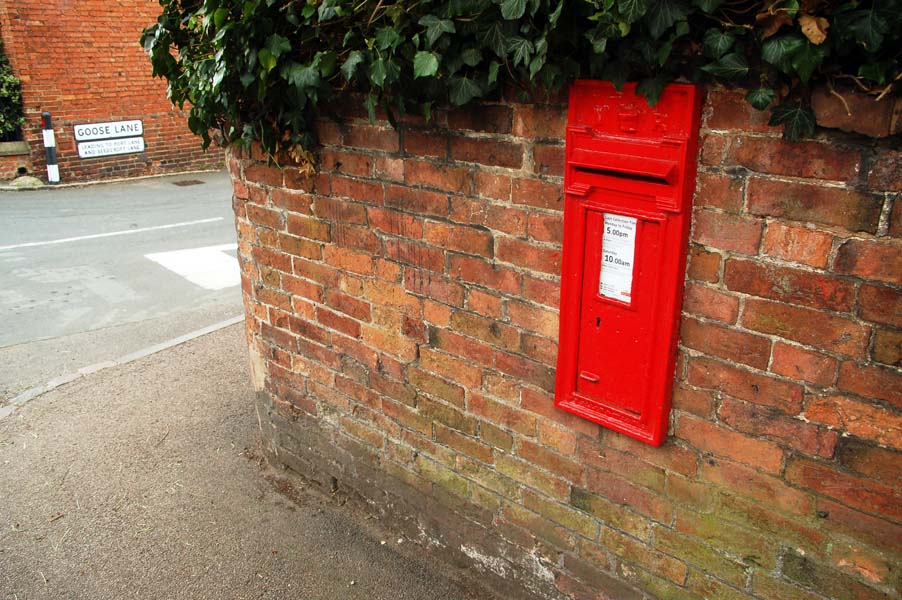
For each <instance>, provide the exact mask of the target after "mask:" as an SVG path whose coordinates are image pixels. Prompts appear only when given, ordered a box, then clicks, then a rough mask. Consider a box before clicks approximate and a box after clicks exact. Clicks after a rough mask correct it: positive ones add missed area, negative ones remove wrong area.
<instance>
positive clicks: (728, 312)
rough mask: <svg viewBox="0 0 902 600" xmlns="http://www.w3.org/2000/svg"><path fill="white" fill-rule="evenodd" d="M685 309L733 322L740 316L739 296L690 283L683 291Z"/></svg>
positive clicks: (691, 312) (695, 313) (699, 314)
mask: <svg viewBox="0 0 902 600" xmlns="http://www.w3.org/2000/svg"><path fill="white" fill-rule="evenodd" d="M683 311H684V312H686V313H688V314H692V315H697V316H700V317H706V318H708V319H714V320H716V321H722V322H724V323H727V324H731V323H735V322H736V319H737V318H738V317H739V298H738V297H736V296H733V295H731V294H727V293H724V292H722V291H720V290H717V289H714V288H710V287H707V286H703V285H698V284H694V283H690V284H687V285H686V288H685V290H684V292H683Z"/></svg>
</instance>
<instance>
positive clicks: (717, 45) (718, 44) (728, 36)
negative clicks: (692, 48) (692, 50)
mask: <svg viewBox="0 0 902 600" xmlns="http://www.w3.org/2000/svg"><path fill="white" fill-rule="evenodd" d="M735 42H736V36H734V35H733V34H732V33H729V32H727V31H723V30H722V29H718V28H717V27H712V28H711V29H709V30H708V31H706V32H705V37H704V39H703V48H704V50H705V54H707V55H708V56H710V57H711V58H714V59H718V58H720V57H721V56H723V55H724V54H726V53H727V51H728V50H729V49H730V48H732V47H733V44H734V43H735Z"/></svg>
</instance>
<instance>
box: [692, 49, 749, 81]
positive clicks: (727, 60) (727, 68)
mask: <svg viewBox="0 0 902 600" xmlns="http://www.w3.org/2000/svg"><path fill="white" fill-rule="evenodd" d="M702 71H705V72H706V73H710V74H711V75H714V76H715V77H723V78H724V79H738V78H740V77H745V75H746V74H747V73H748V72H749V63H748V61H746V60H745V57H744V56H742V55H741V54H738V53H736V52H731V53H729V54H727V55H726V56H723V57H721V58H720V60H717V61H715V62H712V63H709V64H707V65H705V66H703V67H702Z"/></svg>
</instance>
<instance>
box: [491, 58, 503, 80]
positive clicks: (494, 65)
mask: <svg viewBox="0 0 902 600" xmlns="http://www.w3.org/2000/svg"><path fill="white" fill-rule="evenodd" d="M499 67H501V65H500V64H499V63H498V62H496V61H494V60H493V61H492V63H491V64H490V65H489V84H494V83H495V82H496V81H498V69H499Z"/></svg>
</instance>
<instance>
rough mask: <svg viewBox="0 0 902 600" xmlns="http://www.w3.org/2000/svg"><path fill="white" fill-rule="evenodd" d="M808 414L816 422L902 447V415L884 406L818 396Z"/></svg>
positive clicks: (856, 435)
mask: <svg viewBox="0 0 902 600" xmlns="http://www.w3.org/2000/svg"><path fill="white" fill-rule="evenodd" d="M805 417H806V418H807V419H808V420H809V421H811V422H812V423H823V424H824V425H829V426H830V427H833V428H835V429H837V430H839V431H843V432H846V433H848V434H850V435H854V436H855V437H857V438H860V439H863V440H869V441H872V442H875V443H878V444H883V445H885V446H889V447H890V448H896V449H897V450H902V417H900V416H899V415H897V414H896V413H895V412H893V411H891V410H887V409H885V408H883V407H880V406H874V405H873V404H870V403H866V402H861V401H859V400H855V399H854V398H848V397H846V396H839V395H831V396H815V397H813V398H812V399H811V401H810V402H809V404H808V406H807V408H806V409H805Z"/></svg>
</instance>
